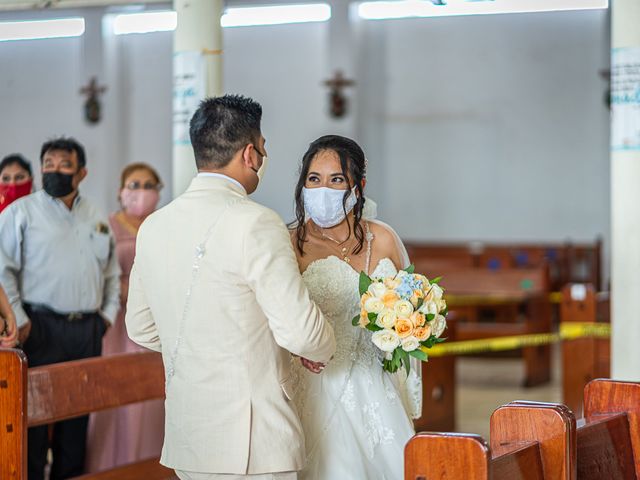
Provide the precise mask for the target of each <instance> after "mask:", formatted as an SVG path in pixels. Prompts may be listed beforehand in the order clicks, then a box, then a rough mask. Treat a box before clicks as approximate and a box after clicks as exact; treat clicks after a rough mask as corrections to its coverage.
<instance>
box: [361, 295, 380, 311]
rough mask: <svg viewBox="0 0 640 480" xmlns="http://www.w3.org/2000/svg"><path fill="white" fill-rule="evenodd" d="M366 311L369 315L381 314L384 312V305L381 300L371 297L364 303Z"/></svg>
mask: <svg viewBox="0 0 640 480" xmlns="http://www.w3.org/2000/svg"><path fill="white" fill-rule="evenodd" d="M364 309H365V310H366V311H367V312H368V313H380V312H381V311H382V310H384V303H382V300H380V299H379V298H375V297H371V298H369V299H368V300H367V301H366V302H364Z"/></svg>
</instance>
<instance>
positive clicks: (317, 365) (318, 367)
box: [300, 357, 327, 373]
mask: <svg viewBox="0 0 640 480" xmlns="http://www.w3.org/2000/svg"><path fill="white" fill-rule="evenodd" d="M300 362H302V365H303V366H304V368H306V369H307V370H309V371H310V372H311V373H320V372H322V370H324V367H326V366H327V365H326V364H324V363H321V362H312V361H311V360H307V359H306V358H302V357H300Z"/></svg>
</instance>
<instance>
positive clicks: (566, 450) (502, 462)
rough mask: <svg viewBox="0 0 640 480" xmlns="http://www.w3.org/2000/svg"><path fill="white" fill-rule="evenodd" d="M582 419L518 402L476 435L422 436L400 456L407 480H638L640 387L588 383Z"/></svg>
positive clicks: (562, 410)
mask: <svg viewBox="0 0 640 480" xmlns="http://www.w3.org/2000/svg"><path fill="white" fill-rule="evenodd" d="M584 403H585V419H583V420H581V421H580V422H576V420H575V417H574V416H573V413H572V412H571V411H570V410H569V409H568V408H567V407H566V406H564V405H559V404H547V403H538V402H525V401H516V402H512V403H510V404H508V405H504V406H502V407H500V408H498V409H497V410H496V411H495V412H494V413H493V415H492V416H491V446H490V448H487V445H486V443H485V442H484V440H483V439H482V438H480V437H478V436H477V435H466V434H443V433H420V434H417V435H416V436H415V437H414V438H413V439H411V440H410V441H409V443H408V444H407V447H406V449H405V480H417V479H424V480H426V479H435V478H438V479H442V480H448V479H459V478H469V479H474V480H475V479H482V480H485V479H491V480H578V479H579V480H604V479H607V480H608V479H616V480H637V479H639V478H640V383H632V382H620V381H615V380H604V379H599V380H593V381H591V382H590V383H589V384H588V385H587V386H586V388H585V397H584Z"/></svg>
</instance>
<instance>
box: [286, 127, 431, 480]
mask: <svg viewBox="0 0 640 480" xmlns="http://www.w3.org/2000/svg"><path fill="white" fill-rule="evenodd" d="M365 170H366V160H365V157H364V153H363V151H362V149H361V148H360V147H359V146H358V144H357V143H356V142H354V141H353V140H350V139H348V138H345V137H341V136H337V135H327V136H324V137H321V138H319V139H317V140H316V141H314V142H313V143H311V145H310V146H309V149H308V150H307V152H306V153H305V155H304V157H303V160H302V167H301V171H300V178H299V180H298V184H297V187H296V191H295V200H296V217H297V222H296V224H295V226H294V229H293V230H292V231H291V239H292V242H293V245H294V249H295V251H296V254H297V258H298V264H299V266H300V271H301V272H302V276H303V279H304V281H305V283H306V285H307V287H308V289H309V292H310V294H311V297H312V298H313V300H314V301H315V302H316V304H317V305H318V306H319V307H320V309H321V310H322V312H323V313H324V314H325V316H326V317H327V319H328V320H329V321H330V322H331V324H332V325H333V328H334V330H335V334H336V340H337V350H336V354H335V356H334V358H333V359H332V360H331V362H329V364H328V365H327V366H326V368H324V370H323V371H322V373H321V374H319V375H314V374H312V373H309V372H307V371H306V370H304V369H303V368H300V367H297V368H295V371H296V375H297V376H298V382H297V384H298V389H297V392H296V395H295V402H296V405H297V407H298V412H299V414H300V417H301V420H302V426H303V429H304V432H305V443H306V450H307V463H306V465H305V468H304V469H303V470H302V472H300V478H301V479H302V480H336V479H341V480H343V479H344V480H346V479H353V480H376V479H379V480H401V479H402V478H403V463H404V460H403V458H404V455H403V453H404V446H405V444H406V443H407V441H408V440H409V439H410V438H411V437H412V436H413V434H414V430H413V424H412V421H411V418H412V417H414V418H415V417H417V416H419V415H420V413H419V412H420V410H421V398H420V392H421V390H420V380H419V378H418V377H417V376H416V374H415V373H414V372H416V371H419V369H418V368H415V366H414V368H413V369H412V371H411V375H410V377H409V378H408V379H407V378H406V376H405V377H403V376H402V374H401V373H397V374H390V373H387V372H384V371H383V370H382V367H381V362H380V355H379V352H378V351H377V349H376V348H375V347H374V345H373V343H371V339H370V335H371V334H370V332H368V331H367V330H363V329H360V328H355V327H353V326H352V324H351V319H352V318H353V317H354V316H355V315H358V314H359V313H360V296H359V293H358V281H359V272H360V271H365V272H367V273H368V274H369V275H370V276H372V277H386V276H388V275H394V274H395V273H396V272H397V270H398V269H399V268H404V267H406V266H408V265H407V264H408V258H407V255H406V251H405V249H404V247H403V246H402V242H401V241H400V239H399V238H398V236H397V235H396V234H395V232H394V231H393V230H392V229H391V228H390V227H389V226H387V225H385V224H383V223H381V222H378V221H375V220H374V219H373V218H372V217H374V216H375V215H372V214H370V213H369V214H368V213H367V212H368V210H371V209H370V208H367V207H369V205H370V203H371V201H370V200H366V199H365V197H364V187H365V184H366V180H365V174H366V171H365ZM374 210H375V208H374ZM298 365H299V364H298ZM306 366H307V367H308V368H310V369H311V370H313V369H314V368H315V370H316V371H320V370H322V368H323V366H322V365H317V364H315V365H314V364H311V365H310V362H306Z"/></svg>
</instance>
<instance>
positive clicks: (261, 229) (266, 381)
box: [126, 177, 335, 474]
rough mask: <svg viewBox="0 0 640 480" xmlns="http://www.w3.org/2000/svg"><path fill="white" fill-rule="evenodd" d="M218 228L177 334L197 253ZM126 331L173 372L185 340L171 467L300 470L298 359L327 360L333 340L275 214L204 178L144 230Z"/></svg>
mask: <svg viewBox="0 0 640 480" xmlns="http://www.w3.org/2000/svg"><path fill="white" fill-rule="evenodd" d="M229 204H231V206H228V205H229ZM216 222H217V223H216ZM214 223H215V224H216V226H215V227H214V230H213V231H212V234H211V236H210V239H209V241H208V242H207V244H206V245H205V254H204V256H203V257H202V259H201V265H200V268H199V271H198V274H197V277H196V281H195V282H193V284H194V287H193V290H192V292H191V295H190V305H189V308H188V309H187V311H188V314H187V315H186V316H185V320H184V327H183V334H182V335H179V328H180V327H179V326H180V324H181V322H182V317H183V311H184V308H185V302H186V299H187V290H188V288H189V285H191V284H192V270H193V264H194V258H195V250H196V247H197V246H198V244H199V243H201V242H202V241H203V240H204V239H205V237H206V234H207V230H209V228H210V227H211V226H212V225H213V224H214ZM126 324H127V330H128V333H129V336H130V337H131V338H132V339H133V341H135V342H136V343H138V344H140V345H142V346H144V347H147V348H150V349H151V350H156V351H159V352H162V355H163V360H164V362H165V367H166V366H167V365H168V364H170V363H171V358H172V356H173V351H174V348H175V345H176V339H177V337H178V336H180V337H181V340H180V342H179V348H178V349H177V355H176V356H175V362H174V365H175V369H174V371H175V373H174V375H173V376H172V378H171V381H170V383H169V385H168V388H167V397H166V402H165V404H166V420H165V442H164V447H163V450H162V459H161V463H162V464H163V465H166V466H168V467H170V468H174V469H178V470H185V471H191V472H211V473H234V474H258V473H269V472H283V471H293V470H299V469H300V468H301V467H302V465H303V461H304V437H303V432H302V428H301V425H300V421H299V419H298V416H297V413H296V411H295V407H294V406H293V404H292V403H291V401H290V396H291V389H292V385H291V384H290V383H291V378H290V358H291V355H290V353H289V352H291V353H294V354H296V355H300V356H302V357H306V358H309V359H311V360H314V361H322V362H327V361H328V360H329V359H330V358H331V356H332V355H333V353H334V350H335V339H334V335H333V330H332V328H331V326H330V325H329V324H328V323H327V322H326V321H325V319H324V317H323V316H322V313H321V312H320V310H319V309H318V307H317V306H316V305H315V304H314V303H313V302H312V301H311V300H310V298H309V293H308V291H307V289H306V287H305V285H304V284H303V282H302V278H301V276H300V273H299V271H298V265H297V262H296V258H295V254H294V252H293V249H292V247H291V243H290V240H289V234H288V232H287V229H286V227H285V225H284V223H283V222H282V220H281V219H280V217H279V216H278V215H277V214H276V213H275V212H273V211H271V210H269V209H268V208H266V207H264V206H262V205H259V204H257V203H255V202H253V201H252V200H250V199H248V198H247V196H246V194H245V192H244V190H243V189H242V188H240V187H239V186H236V185H234V184H233V183H231V182H230V181H228V180H225V179H223V178H215V177H196V178H195V179H194V180H193V181H192V183H191V186H190V187H189V189H188V190H187V191H186V192H185V193H184V194H183V195H181V196H180V197H178V198H177V199H175V200H174V201H173V202H171V203H170V204H169V205H167V206H166V207H164V208H162V209H160V210H158V211H157V212H155V213H154V214H152V215H151V216H150V217H148V218H147V219H146V220H145V222H144V224H143V225H142V227H141V228H140V231H139V233H138V239H137V246H136V257H135V263H134V266H133V269H132V271H131V277H130V286H129V299H128V303H127V315H126Z"/></svg>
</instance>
